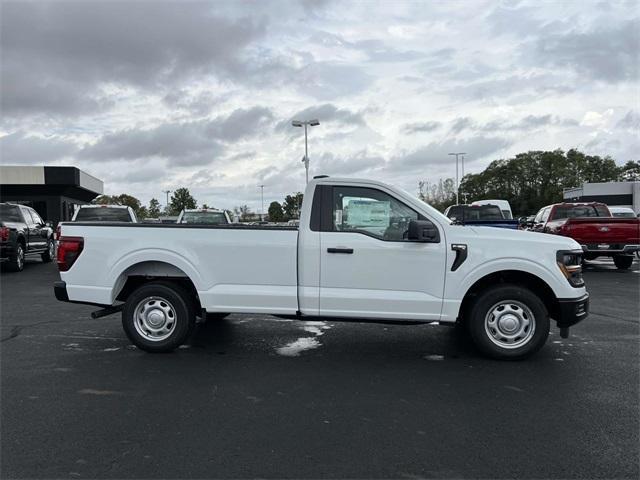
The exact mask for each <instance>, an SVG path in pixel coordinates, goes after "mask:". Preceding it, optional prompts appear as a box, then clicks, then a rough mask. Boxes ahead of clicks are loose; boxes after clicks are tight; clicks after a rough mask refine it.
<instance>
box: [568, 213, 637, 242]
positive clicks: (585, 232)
mask: <svg viewBox="0 0 640 480" xmlns="http://www.w3.org/2000/svg"><path fill="white" fill-rule="evenodd" d="M566 226H567V227H569V232H570V233H569V234H570V236H571V237H572V238H573V239H574V240H576V241H577V242H579V243H581V244H590V243H608V244H621V245H625V244H638V243H640V220H639V219H637V218H612V217H601V218H571V219H569V220H567V223H566Z"/></svg>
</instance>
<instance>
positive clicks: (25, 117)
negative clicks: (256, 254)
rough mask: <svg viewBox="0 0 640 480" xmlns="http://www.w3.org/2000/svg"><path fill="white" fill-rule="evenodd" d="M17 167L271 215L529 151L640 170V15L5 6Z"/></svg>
mask: <svg viewBox="0 0 640 480" xmlns="http://www.w3.org/2000/svg"><path fill="white" fill-rule="evenodd" d="M0 22H1V24H0V30H1V31H2V53H3V65H2V70H1V72H0V77H1V78H0V88H2V92H1V93H2V95H1V101H2V104H1V107H2V117H1V118H0V131H1V132H2V134H3V135H4V136H2V137H0V152H1V153H2V161H3V163H20V164H36V163H61V162H65V163H67V164H75V165H77V166H78V167H80V168H83V169H85V170H88V171H89V172H91V173H94V174H96V175H97V176H99V177H101V178H103V179H104V180H105V182H106V185H105V188H106V190H107V191H108V192H110V193H122V192H128V193H131V194H134V195H137V196H139V197H141V199H142V200H144V201H148V199H149V198H151V197H153V196H155V197H160V196H161V194H160V191H161V190H162V189H167V188H168V189H174V188H177V187H179V186H188V187H190V188H192V189H193V191H194V193H196V196H197V197H198V198H199V199H200V200H201V201H206V202H207V203H208V204H210V205H216V206H226V207H230V206H233V205H235V204H239V203H248V204H250V205H251V206H252V207H253V208H254V209H255V208H258V204H257V203H256V202H258V201H259V190H258V189H257V188H256V185H257V184H258V183H265V184H268V187H267V188H266V189H265V194H266V195H268V198H269V199H270V200H272V199H282V197H283V196H284V194H286V193H290V192H292V191H297V190H301V189H303V187H304V168H303V166H302V164H301V163H300V158H301V156H302V154H303V148H304V146H303V145H304V141H303V136H302V132H301V131H300V129H293V128H292V127H291V126H290V121H291V119H292V118H298V117H317V118H319V120H320V123H321V124H320V126H318V127H314V128H312V129H311V130H310V132H309V150H310V157H311V173H312V174H318V173H323V174H329V175H353V176H373V177H375V178H378V179H381V180H387V181H392V182H397V183H398V184H400V186H402V187H404V188H406V189H409V190H415V189H416V185H417V182H418V181H419V180H422V179H425V178H429V179H432V180H433V179H437V178H438V177H443V176H451V175H453V174H454V173H455V169H454V168H453V164H452V162H451V159H450V157H448V155H447V153H449V152H451V151H466V152H467V153H468V155H467V163H466V166H467V171H478V170H480V169H482V168H483V167H484V166H486V165H487V164H488V163H489V162H490V161H491V160H493V159H496V158H504V157H508V156H510V155H514V154H516V153H519V152H521V151H525V150H528V149H536V150H542V149H556V148H562V149H568V148H572V147H575V146H577V145H579V146H581V148H584V149H585V150H588V151H589V152H590V153H597V154H602V155H611V156H612V157H613V158H615V159H616V160H617V161H618V162H620V163H622V162H624V161H626V160H629V159H630V158H631V156H632V155H637V153H636V152H637V148H638V140H637V132H638V124H639V120H638V118H639V117H638V112H637V110H638V109H637V108H635V106H634V105H632V101H633V99H634V98H637V82H638V50H639V49H638V41H639V40H638V30H639V29H638V28H637V26H638V12H637V11H636V9H634V4H633V3H625V2H616V3H608V4H607V8H603V7H602V6H599V5H595V4H584V3H583V2H564V3H562V2H561V3H558V2H556V3H554V4H548V3H540V2H533V1H523V2H517V3H513V4H504V3H499V4H495V3H492V2H488V1H487V2H483V1H480V2H467V3H465V8H460V6H459V4H452V3H450V2H429V3H426V4H424V3H423V4H416V3H413V2H379V3H375V4H372V3H371V2H329V1H327V2H320V1H313V2H298V3H296V2H277V1H276V2H253V3H249V4H248V3H246V2H231V1H228V2H223V1H218V2H214V3H207V2H181V1H164V2H160V3H151V2H146V1H136V2H112V1H92V2H77V1H73V0H61V1H57V2H53V3H52V2H48V1H45V0H42V1H38V2H5V4H3V12H2V16H1V18H0Z"/></svg>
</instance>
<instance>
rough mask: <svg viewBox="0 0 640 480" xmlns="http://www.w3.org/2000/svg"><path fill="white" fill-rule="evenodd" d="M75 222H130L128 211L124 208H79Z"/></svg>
mask: <svg viewBox="0 0 640 480" xmlns="http://www.w3.org/2000/svg"><path fill="white" fill-rule="evenodd" d="M75 221H76V222H131V216H130V215H129V210H128V209H126V208H109V207H97V208H93V207H91V208H81V209H80V210H78V214H77V215H76V218H75Z"/></svg>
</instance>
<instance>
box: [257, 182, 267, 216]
mask: <svg viewBox="0 0 640 480" xmlns="http://www.w3.org/2000/svg"><path fill="white" fill-rule="evenodd" d="M258 186H259V187H260V200H261V202H262V207H261V208H260V220H261V221H263V222H264V187H265V186H264V185H258Z"/></svg>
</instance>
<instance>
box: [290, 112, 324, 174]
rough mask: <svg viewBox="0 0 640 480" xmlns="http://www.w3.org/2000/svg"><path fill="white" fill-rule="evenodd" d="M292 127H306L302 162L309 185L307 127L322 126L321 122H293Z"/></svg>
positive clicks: (314, 120)
mask: <svg viewBox="0 0 640 480" xmlns="http://www.w3.org/2000/svg"><path fill="white" fill-rule="evenodd" d="M291 125H293V126H294V127H304V158H303V159H302V162H303V163H304V168H305V171H306V179H307V183H309V151H308V146H307V127H315V126H318V125H320V122H319V121H318V120H317V119H313V120H293V121H292V122H291Z"/></svg>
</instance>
